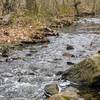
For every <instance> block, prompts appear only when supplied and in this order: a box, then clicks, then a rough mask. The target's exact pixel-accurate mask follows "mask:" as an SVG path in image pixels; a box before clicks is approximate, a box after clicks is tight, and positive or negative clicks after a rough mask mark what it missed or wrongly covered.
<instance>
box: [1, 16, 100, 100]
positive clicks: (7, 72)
mask: <svg viewBox="0 0 100 100" xmlns="http://www.w3.org/2000/svg"><path fill="white" fill-rule="evenodd" d="M99 33H100V18H85V19H80V20H79V21H78V23H77V24H76V25H74V26H71V27H69V28H63V29H62V30H60V35H59V36H57V37H56V36H50V37H48V38H49V40H50V43H44V44H43V45H41V44H36V45H28V46H27V45H23V46H20V47H18V48H17V49H16V50H15V49H14V50H13V49H11V50H9V54H8V56H6V57H2V56H0V100H45V99H46V98H45V95H44V87H45V85H47V84H50V83H52V82H57V83H58V84H59V86H61V89H62V90H63V89H66V87H67V86H68V85H69V84H70V83H69V82H68V81H63V80H59V78H60V75H61V74H62V72H63V71H65V70H66V69H69V68H70V67H71V65H73V64H75V63H78V62H80V61H82V60H83V59H85V58H88V57H89V56H91V55H93V54H95V53H97V51H99V50H100V34H99ZM87 91H88V93H90V92H89V90H87ZM83 93H84V92H83ZM95 94H98V92H97V91H96V92H95ZM97 96H99V94H98V95H97ZM86 100H87V99H86Z"/></svg>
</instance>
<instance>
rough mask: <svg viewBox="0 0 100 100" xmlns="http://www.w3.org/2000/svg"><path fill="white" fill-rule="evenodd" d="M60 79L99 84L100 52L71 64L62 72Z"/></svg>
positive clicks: (85, 83) (80, 83) (84, 83)
mask: <svg viewBox="0 0 100 100" xmlns="http://www.w3.org/2000/svg"><path fill="white" fill-rule="evenodd" d="M62 79H64V80H69V81H72V82H75V83H77V84H79V85H88V86H91V85H94V86H100V53H97V54H95V55H93V56H91V57H90V58H87V59H85V60H83V61H81V62H80V63H78V64H75V65H73V66H72V68H71V69H69V70H66V71H65V72H64V73H63V74H62Z"/></svg>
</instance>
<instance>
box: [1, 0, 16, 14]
mask: <svg viewBox="0 0 100 100" xmlns="http://www.w3.org/2000/svg"><path fill="white" fill-rule="evenodd" d="M2 5H3V9H2V14H3V15H6V14H9V13H10V12H13V11H14V10H15V0H5V1H4V0H2Z"/></svg>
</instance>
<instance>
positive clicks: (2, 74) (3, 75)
mask: <svg viewBox="0 0 100 100" xmlns="http://www.w3.org/2000/svg"><path fill="white" fill-rule="evenodd" d="M1 76H2V77H13V74H11V73H7V72H4V73H1Z"/></svg>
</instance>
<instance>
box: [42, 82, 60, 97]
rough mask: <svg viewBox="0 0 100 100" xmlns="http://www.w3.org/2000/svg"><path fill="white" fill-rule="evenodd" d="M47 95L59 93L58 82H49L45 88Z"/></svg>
mask: <svg viewBox="0 0 100 100" xmlns="http://www.w3.org/2000/svg"><path fill="white" fill-rule="evenodd" d="M44 92H45V95H46V96H47V97H49V96H52V95H55V94H57V93H59V87H58V85H57V84H56V83H52V84H48V85H46V86H45V88H44Z"/></svg>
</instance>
